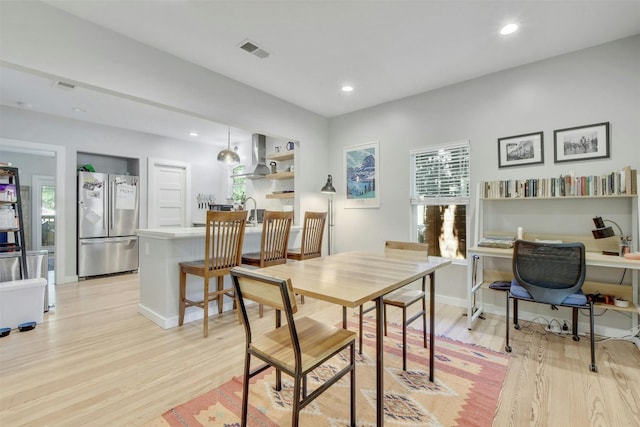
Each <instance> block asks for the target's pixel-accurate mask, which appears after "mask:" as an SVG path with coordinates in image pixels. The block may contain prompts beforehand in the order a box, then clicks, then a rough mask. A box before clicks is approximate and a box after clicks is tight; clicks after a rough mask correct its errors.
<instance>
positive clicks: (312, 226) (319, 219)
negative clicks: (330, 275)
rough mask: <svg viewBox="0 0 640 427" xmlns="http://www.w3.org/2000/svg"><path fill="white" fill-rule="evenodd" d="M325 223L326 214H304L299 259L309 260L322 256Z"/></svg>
mask: <svg viewBox="0 0 640 427" xmlns="http://www.w3.org/2000/svg"><path fill="white" fill-rule="evenodd" d="M326 222H327V213H326V212H305V213H304V224H303V226H302V244H301V245H300V258H301V259H309V258H317V257H319V256H322V237H323V236H324V225H325V223H326Z"/></svg>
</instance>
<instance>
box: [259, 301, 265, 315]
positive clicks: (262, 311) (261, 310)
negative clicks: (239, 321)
mask: <svg viewBox="0 0 640 427" xmlns="http://www.w3.org/2000/svg"><path fill="white" fill-rule="evenodd" d="M258 315H259V316H260V317H264V305H262V304H258Z"/></svg>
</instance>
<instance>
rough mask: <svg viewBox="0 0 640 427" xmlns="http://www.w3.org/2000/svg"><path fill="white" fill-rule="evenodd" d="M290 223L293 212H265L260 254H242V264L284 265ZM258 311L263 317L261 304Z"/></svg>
mask: <svg viewBox="0 0 640 427" xmlns="http://www.w3.org/2000/svg"><path fill="white" fill-rule="evenodd" d="M292 223H293V212H279V211H265V212H264V216H263V223H262V238H261V241H260V252H250V253H246V254H242V258H241V262H242V264H244V265H250V266H253V267H259V268H264V267H269V266H272V265H278V264H284V263H286V262H287V245H288V244H289V233H290V232H291V224H292ZM258 310H259V315H260V317H262V316H264V305H263V304H258Z"/></svg>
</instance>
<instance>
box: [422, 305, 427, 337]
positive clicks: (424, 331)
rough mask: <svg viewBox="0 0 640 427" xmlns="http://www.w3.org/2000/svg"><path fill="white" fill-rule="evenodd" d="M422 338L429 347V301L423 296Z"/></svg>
mask: <svg viewBox="0 0 640 427" xmlns="http://www.w3.org/2000/svg"><path fill="white" fill-rule="evenodd" d="M422 340H423V341H424V348H427V301H426V300H425V299H424V298H422Z"/></svg>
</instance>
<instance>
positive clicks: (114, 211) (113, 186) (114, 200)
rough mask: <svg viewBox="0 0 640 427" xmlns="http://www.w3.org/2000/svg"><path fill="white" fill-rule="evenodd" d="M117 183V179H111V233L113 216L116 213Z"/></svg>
mask: <svg viewBox="0 0 640 427" xmlns="http://www.w3.org/2000/svg"><path fill="white" fill-rule="evenodd" d="M115 186H116V184H115V181H109V198H110V199H111V200H110V201H109V210H110V213H109V234H111V233H112V232H113V216H114V215H115V214H116V208H115V206H116V192H115V189H116V187H115Z"/></svg>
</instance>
